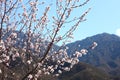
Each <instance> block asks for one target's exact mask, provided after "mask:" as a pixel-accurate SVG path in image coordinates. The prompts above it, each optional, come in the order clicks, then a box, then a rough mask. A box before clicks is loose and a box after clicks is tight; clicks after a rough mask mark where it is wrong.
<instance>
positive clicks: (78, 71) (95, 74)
mask: <svg viewBox="0 0 120 80" xmlns="http://www.w3.org/2000/svg"><path fill="white" fill-rule="evenodd" d="M60 80H112V79H110V76H108V75H107V74H105V73H104V72H102V71H100V70H99V69H97V68H95V67H93V66H90V65H88V64H85V63H81V62H80V63H79V64H77V65H75V66H74V67H73V68H72V69H71V70H70V71H69V72H64V73H63V74H62V75H61V76H60Z"/></svg>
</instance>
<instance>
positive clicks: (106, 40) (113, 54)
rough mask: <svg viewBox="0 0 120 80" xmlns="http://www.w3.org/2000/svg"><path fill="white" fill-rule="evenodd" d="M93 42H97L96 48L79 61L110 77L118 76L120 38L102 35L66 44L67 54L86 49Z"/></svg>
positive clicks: (119, 68)
mask: <svg viewBox="0 0 120 80" xmlns="http://www.w3.org/2000/svg"><path fill="white" fill-rule="evenodd" d="M93 42H97V43H98V46H97V47H96V48H95V49H94V50H89V51H88V54H87V55H85V56H83V57H80V61H82V62H85V63H89V64H91V65H93V66H95V67H97V68H100V69H102V70H103V71H104V72H106V73H108V74H110V75H114V76H115V75H120V51H119V49H120V37H119V36H117V35H114V34H108V33H102V34H97V35H94V36H91V37H87V38H85V39H83V40H80V41H76V42H73V43H70V44H67V45H66V46H68V47H69V49H68V53H69V54H72V53H74V52H75V50H77V51H80V50H81V49H82V48H85V49H86V48H88V47H89V46H90V45H91V44H92V43H93ZM78 45H80V47H79V46H78Z"/></svg>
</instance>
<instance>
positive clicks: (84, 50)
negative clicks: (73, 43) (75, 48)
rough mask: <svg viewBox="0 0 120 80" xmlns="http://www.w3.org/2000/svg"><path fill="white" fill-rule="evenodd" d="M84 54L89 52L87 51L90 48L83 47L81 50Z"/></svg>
mask: <svg viewBox="0 0 120 80" xmlns="http://www.w3.org/2000/svg"><path fill="white" fill-rule="evenodd" d="M80 52H81V53H82V54H84V55H86V54H87V52H88V50H87V49H81V51H80Z"/></svg>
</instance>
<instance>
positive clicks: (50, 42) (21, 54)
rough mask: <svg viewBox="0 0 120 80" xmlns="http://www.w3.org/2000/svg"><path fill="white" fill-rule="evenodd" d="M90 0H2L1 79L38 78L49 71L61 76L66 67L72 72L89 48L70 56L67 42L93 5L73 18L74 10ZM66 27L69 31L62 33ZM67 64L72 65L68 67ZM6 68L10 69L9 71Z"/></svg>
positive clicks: (0, 28) (0, 7)
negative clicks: (66, 45) (19, 72)
mask: <svg viewBox="0 0 120 80" xmlns="http://www.w3.org/2000/svg"><path fill="white" fill-rule="evenodd" d="M88 2H89V0H86V1H84V2H83V3H81V1H80V0H56V1H51V2H50V1H47V0H46V2H44V0H43V1H41V0H23V1H22V0H0V10H1V11H0V64H2V65H3V66H2V67H0V76H1V79H3V80H4V79H8V76H9V74H10V75H11V74H12V75H13V76H16V79H21V80H26V79H29V80H32V79H34V80H37V79H38V78H39V77H42V76H43V75H50V74H53V76H59V74H61V73H62V71H63V70H66V71H69V70H70V69H71V68H72V67H73V65H75V64H77V63H78V62H79V59H78V57H81V56H82V55H83V54H85V53H87V49H82V50H81V51H76V53H74V55H73V56H69V55H68V54H67V52H66V50H67V49H69V48H67V47H65V44H66V43H67V42H69V40H70V39H71V38H73V32H74V31H75V30H76V28H77V27H78V26H79V24H80V23H81V22H83V21H85V20H86V19H85V18H84V17H85V16H86V14H87V13H88V12H89V10H90V8H89V9H88V10H87V11H85V12H84V13H83V14H82V15H80V16H75V15H74V17H71V15H72V12H74V10H75V9H79V8H81V7H82V6H84V5H86V4H87V3H88ZM51 11H52V14H51ZM65 28H67V31H64V32H63V34H61V31H62V30H63V29H65ZM58 43H61V46H60V47H58V46H56V44H58ZM93 47H95V46H93ZM66 63H67V64H68V63H69V65H68V66H65V65H64V64H66ZM23 65H24V67H21V66H23ZM16 67H19V69H20V70H19V71H21V73H22V72H23V73H22V74H20V75H22V76H18V74H17V72H16V70H14V69H16ZM11 68H12V69H11ZM5 69H7V70H8V71H9V73H8V74H7V73H5ZM22 69H24V70H22ZM1 74H2V75H1ZM12 79H14V78H12ZM16 79H15V80H16Z"/></svg>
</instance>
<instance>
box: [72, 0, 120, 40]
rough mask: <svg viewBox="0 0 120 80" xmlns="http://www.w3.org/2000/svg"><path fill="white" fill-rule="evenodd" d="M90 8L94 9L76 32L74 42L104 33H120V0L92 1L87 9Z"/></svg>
mask: <svg viewBox="0 0 120 80" xmlns="http://www.w3.org/2000/svg"><path fill="white" fill-rule="evenodd" d="M89 7H91V8H92V9H91V11H90V12H89V14H88V15H87V16H86V18H87V21H85V22H83V23H81V25H80V27H79V28H78V29H77V30H76V32H75V33H74V40H73V41H76V40H81V39H84V38H86V37H89V36H93V35H95V34H99V33H103V32H107V33H110V34H116V30H117V31H118V33H120V32H119V31H120V30H118V29H120V0H90V2H89V3H88V4H87V5H86V7H85V8H89ZM76 13H77V12H76ZM119 35H120V34H119Z"/></svg>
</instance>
